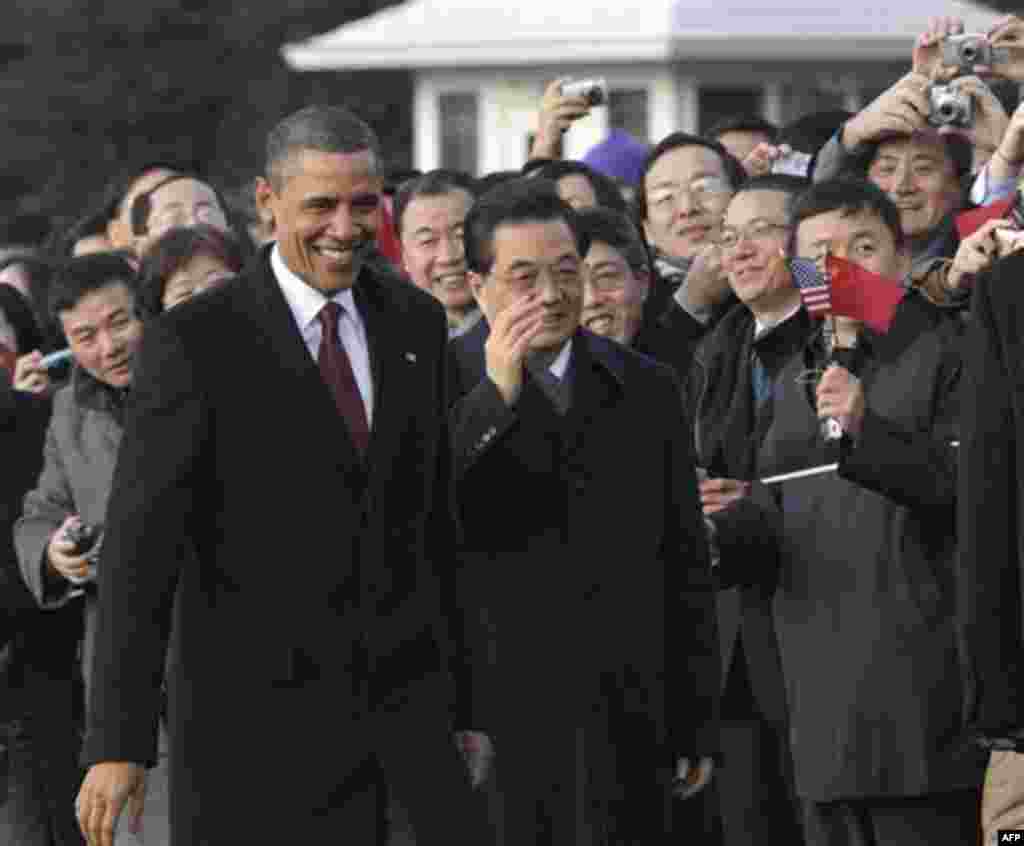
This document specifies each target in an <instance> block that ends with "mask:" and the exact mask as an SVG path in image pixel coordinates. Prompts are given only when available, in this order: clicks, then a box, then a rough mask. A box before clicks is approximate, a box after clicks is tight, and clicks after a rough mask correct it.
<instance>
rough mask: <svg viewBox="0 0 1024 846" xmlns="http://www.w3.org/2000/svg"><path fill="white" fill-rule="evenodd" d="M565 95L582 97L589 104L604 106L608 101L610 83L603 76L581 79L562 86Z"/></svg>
mask: <svg viewBox="0 0 1024 846" xmlns="http://www.w3.org/2000/svg"><path fill="white" fill-rule="evenodd" d="M562 96H563V97H582V98H583V99H585V100H586V101H587V105H589V106H603V105H604V104H605V103H607V102H608V83H607V82H605V80H604V79H603V78H598V79H580V80H578V81H576V82H567V83H565V84H564V85H563V86H562Z"/></svg>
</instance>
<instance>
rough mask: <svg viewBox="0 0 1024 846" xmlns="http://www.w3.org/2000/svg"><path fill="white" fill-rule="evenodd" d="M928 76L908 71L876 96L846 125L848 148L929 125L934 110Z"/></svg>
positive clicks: (905, 133) (846, 143) (843, 138)
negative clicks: (932, 109) (929, 118)
mask: <svg viewBox="0 0 1024 846" xmlns="http://www.w3.org/2000/svg"><path fill="white" fill-rule="evenodd" d="M930 85H931V82H930V80H929V79H928V77H926V76H923V75H922V74H919V73H914V72H911V73H908V74H907V75H906V76H904V77H903V78H902V79H900V80H899V81H898V82H896V84H895V85H893V86H892V87H891V88H888V89H886V90H885V91H883V92H882V93H881V94H879V95H878V97H876V98H875V99H874V100H872V101H871V102H870V103H869V104H868V105H867V107H866V108H865V109H863V110H862V111H861V112H859V113H858V114H856V115H855V116H854V117H852V118H851V119H850V120H849V121H847V122H846V125H845V126H844V127H843V136H842V142H843V146H844V147H845V148H846V149H847V150H852V149H854V148H855V147H858V146H859V145H861V144H868V143H870V142H872V141H876V140H878V139H879V138H882V137H884V136H886V135H890V134H901V135H909V134H911V133H913V132H916V131H917V130H919V129H924V128H925V127H926V126H927V125H928V115H929V113H930V112H931V100H930V98H929V93H928V92H929V88H930Z"/></svg>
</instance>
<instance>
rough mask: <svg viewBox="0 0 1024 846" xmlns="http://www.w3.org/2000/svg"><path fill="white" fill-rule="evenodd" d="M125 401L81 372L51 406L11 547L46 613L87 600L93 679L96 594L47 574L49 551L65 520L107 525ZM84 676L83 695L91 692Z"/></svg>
mask: <svg viewBox="0 0 1024 846" xmlns="http://www.w3.org/2000/svg"><path fill="white" fill-rule="evenodd" d="M121 432H122V427H121V408H120V397H119V395H118V394H117V392H115V391H114V390H113V389H111V388H108V387H106V386H104V385H101V384H100V383H99V382H97V381H96V380H95V379H93V378H92V377H91V376H89V375H88V374H87V373H85V372H84V371H82V370H78V369H76V370H75V372H74V374H73V376H72V380H71V383H70V384H69V385H67V386H66V387H64V388H62V389H61V390H59V391H58V392H57V393H56V394H55V396H54V401H53V416H52V418H51V419H50V425H49V428H48V429H47V432H46V443H45V445H44V447H43V462H44V463H43V470H42V472H41V473H40V475H39V481H38V482H37V483H36V486H35V489H34V490H31V491H29V493H28V494H26V495H25V506H24V509H23V511H22V514H21V517H20V518H19V519H18V521H17V522H16V523H15V524H14V545H15V549H16V551H17V554H18V563H19V565H20V567H21V572H22V575H23V576H24V579H25V583H26V584H27V585H28V587H29V589H30V590H31V591H32V595H33V596H34V597H35V599H36V601H37V602H38V603H39V605H40V606H41V607H42V608H59V607H61V606H63V605H65V604H67V603H68V602H70V601H71V600H72V599H74V598H75V597H76V596H79V595H80V594H81V592H82V590H83V589H84V591H85V595H86V611H85V647H84V650H83V670H84V671H85V672H86V673H88V671H89V667H90V663H91V662H90V659H91V657H92V643H93V632H94V630H95V625H96V603H95V586H94V585H93V584H91V583H88V584H86V585H83V586H81V587H79V586H76V585H74V584H72V583H71V582H68V581H66V580H65V579H63V578H62V577H60V576H58V575H56V574H55V573H53V571H52V570H50V568H49V565H48V564H47V560H46V548H47V545H48V544H49V542H50V538H51V537H53V533H54V532H56V531H57V529H59V528H60V526H61V524H62V523H63V522H64V520H65V519H66V518H67V517H68V516H70V515H72V514H78V515H79V516H80V517H81V519H82V521H83V522H85V523H90V524H99V525H102V523H103V522H104V518H105V516H106V512H107V499H108V497H109V496H110V485H111V481H112V479H113V475H114V466H115V464H116V462H117V452H118V447H119V446H120V443H121ZM88 681H89V680H88V676H86V689H88Z"/></svg>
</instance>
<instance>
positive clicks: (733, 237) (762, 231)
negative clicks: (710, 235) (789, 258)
mask: <svg viewBox="0 0 1024 846" xmlns="http://www.w3.org/2000/svg"><path fill="white" fill-rule="evenodd" d="M789 228H790V227H789V225H788V224H785V223H772V222H771V221H768V220H761V221H758V222H756V223H751V224H748V225H747V226H728V227H725V228H723V229H722V231H721V232H720V233H719V235H718V246H719V247H720V248H721V249H723V250H725V251H727V252H731V251H733V250H735V249H736V248H737V247H738V246H739V245H740V241H742V240H743V239H744V238H746V239H747V240H750V241H758V242H764V241H767V240H768V239H769V238H771V237H772V236H773V235H774V234H775V233H776V232H778V231H779V230H780V229H782V230H785V229H789Z"/></svg>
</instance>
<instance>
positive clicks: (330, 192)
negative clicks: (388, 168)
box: [256, 150, 382, 294]
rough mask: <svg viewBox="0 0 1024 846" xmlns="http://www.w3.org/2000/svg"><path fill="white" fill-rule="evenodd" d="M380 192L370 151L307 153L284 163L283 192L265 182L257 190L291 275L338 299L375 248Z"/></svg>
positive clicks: (305, 151)
mask: <svg viewBox="0 0 1024 846" xmlns="http://www.w3.org/2000/svg"><path fill="white" fill-rule="evenodd" d="M381 187H382V182H381V178H380V176H379V175H378V173H377V164H376V162H375V160H374V155H373V153H372V152H370V151H369V150H359V151H357V152H354V153H325V152H322V151H320V150H302V151H301V152H298V153H296V154H294V155H293V156H292V157H291V159H290V160H289V161H287V162H284V163H283V167H282V174H281V178H280V185H279V186H278V190H275V189H274V187H273V186H272V185H271V184H270V182H268V181H267V180H265V179H261V180H260V181H259V183H258V185H257V189H256V190H257V200H258V202H259V203H260V205H261V207H264V208H266V209H267V210H268V211H269V212H270V213H271V214H272V215H273V219H274V224H275V234H276V237H277V246H278V249H279V250H280V251H281V258H282V259H284V262H285V264H286V265H287V266H288V269H289V270H291V271H292V273H294V274H295V275H296V276H298V277H299V278H300V279H302V280H303V281H304V282H305V283H306V284H307V285H309V286H311V287H313V288H316V289H317V290H318V291H322V292H323V293H325V294H333V293H335V292H337V291H340V290H343V289H345V288H351V287H352V285H353V284H354V283H355V280H356V277H357V276H358V274H359V269H360V267H361V266H362V262H363V258H364V257H365V255H366V254H367V252H368V251H369V250H370V249H371V248H372V246H373V243H374V236H375V233H376V226H377V218H378V213H377V208H378V206H379V205H380V192H381Z"/></svg>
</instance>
